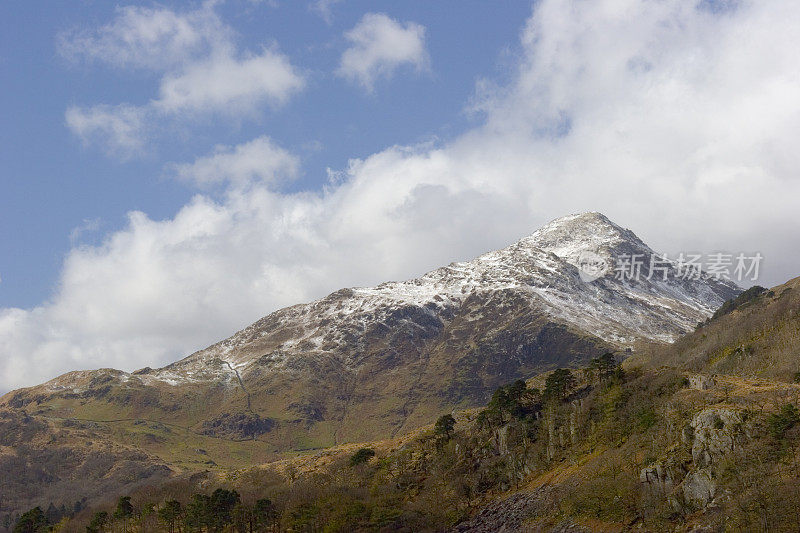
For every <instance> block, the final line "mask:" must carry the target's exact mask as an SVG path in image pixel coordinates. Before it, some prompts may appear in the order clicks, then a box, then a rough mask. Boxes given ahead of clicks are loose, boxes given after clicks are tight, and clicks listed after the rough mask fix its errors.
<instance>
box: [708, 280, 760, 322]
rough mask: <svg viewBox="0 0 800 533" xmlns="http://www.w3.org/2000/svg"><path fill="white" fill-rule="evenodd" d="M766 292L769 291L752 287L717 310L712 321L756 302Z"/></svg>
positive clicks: (757, 286) (755, 286)
mask: <svg viewBox="0 0 800 533" xmlns="http://www.w3.org/2000/svg"><path fill="white" fill-rule="evenodd" d="M765 292H767V289H765V288H764V287H761V286H759V285H754V286H753V287H750V288H749V289H747V290H746V291H744V292H743V293H742V294H740V295H739V296H737V297H736V298H732V299H730V300H728V301H726V302H725V303H724V304H722V306H721V307H720V308H719V309H717V311H716V312H715V313H714V315H713V316H712V317H711V320H714V319H715V318H719V317H721V316H723V315H727V314H729V313H731V312H733V311H734V310H735V309H739V308H740V307H743V306H745V305H746V304H749V303H750V302H752V301H754V300H755V299H756V298H758V297H759V296H761V295H762V294H764V293H765Z"/></svg>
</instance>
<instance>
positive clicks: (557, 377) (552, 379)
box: [544, 368, 576, 402]
mask: <svg viewBox="0 0 800 533" xmlns="http://www.w3.org/2000/svg"><path fill="white" fill-rule="evenodd" d="M575 383H576V380H575V376H573V375H572V372H570V371H569V369H567V368H559V369H557V370H554V371H553V372H552V373H551V374H550V375H549V376H547V380H546V381H545V383H544V399H545V400H546V401H554V402H560V401H561V400H563V399H564V397H565V396H566V395H567V393H568V392H569V391H570V390H572V388H573V387H574V386H575Z"/></svg>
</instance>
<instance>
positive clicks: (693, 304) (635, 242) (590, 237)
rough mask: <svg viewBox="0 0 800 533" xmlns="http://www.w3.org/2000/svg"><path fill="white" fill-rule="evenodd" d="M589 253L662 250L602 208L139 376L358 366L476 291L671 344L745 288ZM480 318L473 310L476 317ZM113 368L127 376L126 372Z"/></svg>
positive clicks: (165, 378) (603, 332)
mask: <svg viewBox="0 0 800 533" xmlns="http://www.w3.org/2000/svg"><path fill="white" fill-rule="evenodd" d="M587 252H590V253H592V254H595V255H596V256H598V257H601V258H603V259H604V260H605V261H607V263H608V264H609V265H611V264H613V262H614V261H615V259H616V258H619V257H620V256H622V255H625V254H628V255H630V254H640V255H641V256H644V257H647V258H649V257H650V255H651V254H653V253H654V252H653V250H651V249H650V248H649V247H648V246H647V245H646V244H644V243H643V242H642V241H641V240H640V239H639V238H638V237H637V236H636V235H635V234H634V233H633V232H631V231H630V230H627V229H623V228H621V227H619V226H617V225H616V224H614V223H613V222H611V221H610V220H608V219H607V218H606V217H605V216H603V215H602V214H600V213H583V214H577V215H570V216H566V217H563V218H559V219H557V220H554V221H552V222H550V223H549V224H547V225H546V226H544V227H542V228H541V229H539V230H537V231H536V232H535V233H533V234H532V235H530V236H528V237H526V238H523V239H522V240H520V241H518V242H516V243H515V244H512V245H511V246H509V247H507V248H504V249H501V250H497V251H493V252H489V253H486V254H484V255H481V256H480V257H477V258H476V259H474V260H472V261H467V262H459V263H452V264H450V265H448V266H446V267H442V268H438V269H436V270H433V271H431V272H429V273H427V274H425V275H423V276H421V277H419V278H417V279H412V280H408V281H403V282H389V283H383V284H381V285H378V286H377V287H370V288H354V289H342V290H340V291H337V292H335V293H333V294H331V295H329V296H327V297H326V298H323V299H321V300H317V301H315V302H311V303H307V304H301V305H296V306H292V307H288V308H285V309H282V310H279V311H276V312H275V313H272V314H271V315H269V316H267V317H265V318H263V319H261V320H259V321H258V322H256V323H255V324H253V325H251V326H249V327H247V328H246V329H244V330H242V331H240V332H238V333H236V334H235V335H233V336H232V337H230V338H229V339H226V340H224V341H222V342H220V343H217V344H215V345H213V346H211V347H209V348H206V349H205V350H202V351H200V352H197V353H195V354H193V355H191V356H189V357H187V358H186V359H183V360H181V361H178V362H177V363H173V364H172V365H169V366H167V367H165V368H163V369H159V370H150V369H145V370H143V371H139V372H137V373H136V377H137V378H138V379H140V380H141V381H142V382H144V383H145V384H148V383H153V382H162V383H165V384H180V383H185V382H202V381H207V380H213V381H227V382H230V383H232V384H235V383H236V382H237V381H238V380H239V379H241V376H242V375H243V374H246V373H247V372H248V370H249V367H250V366H251V365H252V364H253V362H254V361H256V360H259V361H261V362H262V363H264V362H265V361H266V362H269V364H270V368H272V369H273V370H277V369H280V368H283V367H286V366H287V365H291V364H292V362H293V360H295V359H296V358H303V357H333V358H335V359H336V360H337V361H339V362H341V363H342V364H343V365H344V367H345V368H349V369H353V368H356V367H358V365H359V364H360V362H359V357H360V355H359V354H360V353H361V352H362V350H361V349H360V344H359V343H360V342H361V340H360V339H362V338H363V336H364V335H366V334H367V333H368V332H369V331H372V330H374V329H375V327H376V326H380V325H387V324H389V326H387V327H395V328H396V327H397V321H395V322H392V321H391V320H390V319H392V317H394V318H396V315H397V313H398V310H402V309H415V310H417V311H419V312H421V313H422V315H423V318H422V319H420V318H419V316H415V317H414V318H413V319H408V320H405V322H403V323H405V324H411V325H412V326H414V327H417V328H422V329H425V327H427V326H426V325H425V324H424V322H425V320H424V316H428V317H429V318H430V320H431V321H432V323H435V324H441V323H446V322H447V320H448V317H449V316H451V315H452V313H453V312H454V310H455V309H457V308H458V307H459V306H461V305H462V304H463V302H464V301H465V300H466V299H467V298H468V297H473V298H475V297H478V298H486V297H489V296H492V297H497V296H498V295H499V296H501V297H502V296H504V295H509V296H510V295H514V296H515V297H516V296H519V295H523V296H524V298H525V299H527V301H528V304H529V305H530V308H531V310H532V312H533V311H536V312H539V313H543V314H545V315H547V316H550V317H551V318H552V319H553V320H555V321H559V322H562V323H564V324H566V325H569V326H571V327H573V328H575V329H577V330H580V331H582V332H584V333H586V334H588V335H592V336H595V337H598V338H600V339H602V340H603V341H606V342H608V343H611V344H612V345H616V346H618V347H620V348H624V347H627V346H630V345H631V344H632V343H634V342H636V341H637V340H651V341H663V342H669V341H671V340H673V339H674V338H675V337H676V336H677V335H679V334H682V333H685V332H687V331H690V330H691V329H693V328H694V326H695V325H696V324H697V323H698V322H699V321H701V320H703V319H705V318H706V317H707V316H709V315H710V314H711V313H712V312H713V311H714V309H716V308H717V307H719V306H720V305H721V304H722V303H723V302H724V301H725V300H726V299H728V298H731V297H732V296H734V295H735V294H736V293H737V292H738V291H739V289H738V287H737V286H736V285H734V284H733V283H730V282H727V281H724V280H716V279H714V278H712V277H710V276H707V275H705V274H704V275H703V276H702V277H701V279H696V280H687V279H680V276H678V275H677V272H676V271H675V267H674V266H672V267H671V271H670V273H669V276H668V279H667V280H663V279H660V278H661V277H662V276H661V273H659V274H658V275H657V276H653V278H652V279H650V280H648V279H646V277H647V274H648V272H649V269H648V266H647V265H645V268H644V269H643V272H642V277H641V278H640V279H638V280H636V279H626V280H620V279H615V276H614V275H613V272H609V273H607V274H606V275H605V276H603V277H600V278H599V279H596V280H594V281H591V282H586V281H583V280H582V279H581V276H580V271H579V265H580V261H581V257H582V255H585V254H586V253H587ZM417 315H419V313H417ZM482 318H484V317H481V316H480V315H476V316H472V319H473V320H476V321H477V320H481V319H482ZM485 319H487V320H488V319H490V317H486V318H485ZM420 323H422V325H420ZM432 327H434V328H438V327H439V326H438V325H434V326H432ZM361 344H363V343H361ZM211 363H214V364H211ZM115 375H118V376H119V379H121V380H125V379H129V378H128V376H129V375H128V374H124V373H120V374H115ZM67 376H69V374H68V375H65V376H62V377H61V378H58V379H57V380H54V381H53V382H51V383H50V386H51V388H52V389H62V388H76V387H77V388H80V386H79V384H78V383H77V382H75V381H74V380H72V379H69V378H67ZM66 382H72V383H66Z"/></svg>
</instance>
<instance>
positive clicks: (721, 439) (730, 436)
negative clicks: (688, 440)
mask: <svg viewBox="0 0 800 533" xmlns="http://www.w3.org/2000/svg"><path fill="white" fill-rule="evenodd" d="M741 424H742V417H741V415H740V414H739V413H738V411H736V410H734V409H730V408H717V407H709V408H707V409H703V410H702V411H700V412H699V413H697V414H696V415H695V416H694V418H693V419H692V428H693V429H694V440H693V442H692V459H693V460H694V464H695V465H696V466H697V467H705V466H710V465H712V464H714V463H715V462H717V461H718V460H719V459H720V458H722V457H723V456H724V455H725V454H727V453H729V452H732V451H733V449H734V447H735V446H736V443H737V441H738V440H739V439H741V437H742V428H741Z"/></svg>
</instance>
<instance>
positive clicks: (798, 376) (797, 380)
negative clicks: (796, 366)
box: [792, 372, 800, 383]
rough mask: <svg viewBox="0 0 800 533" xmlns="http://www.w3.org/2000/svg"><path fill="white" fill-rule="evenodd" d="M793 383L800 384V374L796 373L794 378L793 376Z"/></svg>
mask: <svg viewBox="0 0 800 533" xmlns="http://www.w3.org/2000/svg"><path fill="white" fill-rule="evenodd" d="M792 381H794V382H795V383H800V372H795V373H794V376H792Z"/></svg>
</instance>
